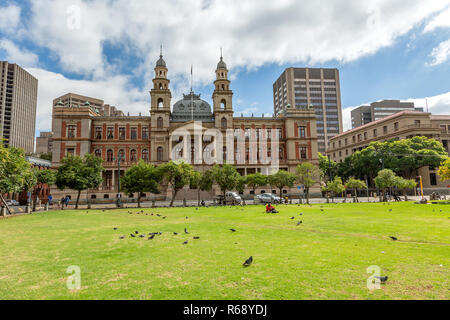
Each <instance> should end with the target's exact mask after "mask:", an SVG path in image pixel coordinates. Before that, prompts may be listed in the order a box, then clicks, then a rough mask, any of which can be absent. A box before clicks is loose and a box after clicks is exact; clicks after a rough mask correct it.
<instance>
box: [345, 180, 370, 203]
mask: <svg viewBox="0 0 450 320" xmlns="http://www.w3.org/2000/svg"><path fill="white" fill-rule="evenodd" d="M346 187H347V188H349V189H352V190H353V192H354V194H353V202H359V201H358V189H364V188H367V185H366V183H365V182H364V181H362V180H358V179H355V178H350V179H348V180H347V183H346Z"/></svg>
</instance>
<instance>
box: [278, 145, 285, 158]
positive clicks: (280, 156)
mask: <svg viewBox="0 0 450 320" xmlns="http://www.w3.org/2000/svg"><path fill="white" fill-rule="evenodd" d="M278 156H279V158H280V160H283V159H284V148H283V147H280V149H279V154H278Z"/></svg>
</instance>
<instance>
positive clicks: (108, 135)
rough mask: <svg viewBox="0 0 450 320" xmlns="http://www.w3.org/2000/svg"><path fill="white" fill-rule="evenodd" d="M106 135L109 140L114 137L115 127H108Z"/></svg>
mask: <svg viewBox="0 0 450 320" xmlns="http://www.w3.org/2000/svg"><path fill="white" fill-rule="evenodd" d="M106 136H107V137H108V140H112V139H114V128H111V127H110V128H108V129H107V132H106Z"/></svg>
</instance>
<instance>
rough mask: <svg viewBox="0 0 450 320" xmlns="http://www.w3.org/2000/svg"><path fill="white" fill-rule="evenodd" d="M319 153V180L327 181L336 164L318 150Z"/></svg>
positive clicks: (336, 166)
mask: <svg viewBox="0 0 450 320" xmlns="http://www.w3.org/2000/svg"><path fill="white" fill-rule="evenodd" d="M318 155H319V169H320V180H321V181H324V182H326V181H328V180H329V177H330V176H333V175H334V174H335V173H336V171H337V168H338V164H337V163H336V162H335V161H334V160H331V159H330V158H329V157H327V156H324V155H323V154H321V153H320V152H319V153H318Z"/></svg>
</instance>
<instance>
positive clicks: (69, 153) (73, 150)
mask: <svg viewBox="0 0 450 320" xmlns="http://www.w3.org/2000/svg"><path fill="white" fill-rule="evenodd" d="M67 155H71V156H73V155H75V149H74V148H69V149H67Z"/></svg>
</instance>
